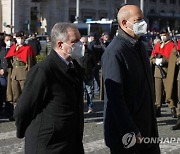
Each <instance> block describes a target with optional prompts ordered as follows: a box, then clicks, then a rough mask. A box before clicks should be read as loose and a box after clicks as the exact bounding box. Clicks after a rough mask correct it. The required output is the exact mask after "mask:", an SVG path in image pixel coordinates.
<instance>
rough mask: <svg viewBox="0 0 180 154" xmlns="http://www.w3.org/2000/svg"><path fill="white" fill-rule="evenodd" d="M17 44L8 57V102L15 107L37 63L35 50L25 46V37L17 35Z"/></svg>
mask: <svg viewBox="0 0 180 154" xmlns="http://www.w3.org/2000/svg"><path fill="white" fill-rule="evenodd" d="M16 41H17V43H16V44H14V45H12V46H11V48H10V50H9V51H8V53H7V55H6V59H7V62H8V79H7V101H9V102H12V103H13V105H14V107H15V106H16V102H17V99H18V97H19V96H20V94H21V92H22V89H23V87H24V82H25V80H26V76H27V73H28V71H29V70H30V68H31V67H32V66H33V65H34V64H35V63H36V58H35V53H34V51H33V49H32V48H31V47H30V46H29V45H27V44H25V42H24V38H23V35H22V34H21V33H17V34H16Z"/></svg>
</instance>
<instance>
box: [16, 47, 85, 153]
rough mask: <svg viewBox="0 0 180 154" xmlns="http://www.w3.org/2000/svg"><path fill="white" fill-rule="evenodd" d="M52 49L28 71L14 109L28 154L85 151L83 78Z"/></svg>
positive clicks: (19, 134) (18, 135)
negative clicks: (83, 139) (83, 138)
mask: <svg viewBox="0 0 180 154" xmlns="http://www.w3.org/2000/svg"><path fill="white" fill-rule="evenodd" d="M73 63H74V66H75V68H76V72H74V71H73V70H71V69H70V68H69V69H68V66H67V65H66V64H65V62H64V61H63V60H62V59H61V58H60V57H59V56H58V55H57V53H56V52H55V51H54V50H52V52H51V53H50V55H49V56H48V57H47V58H46V59H45V60H44V61H42V62H40V63H38V64H37V65H35V66H34V67H33V68H32V69H31V70H30V72H29V73H28V76H27V80H26V82H25V87H24V89H23V92H22V94H21V96H20V98H19V100H18V103H17V106H16V108H15V113H14V118H15V120H16V127H17V137H18V138H23V137H24V136H25V152H26V154H72V153H78V154H83V153H84V150H83V144H82V137H83V96H82V94H83V81H82V76H83V74H81V72H82V71H81V69H82V68H81V67H80V66H79V64H78V63H77V62H76V61H73Z"/></svg>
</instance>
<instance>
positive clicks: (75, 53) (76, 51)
mask: <svg viewBox="0 0 180 154" xmlns="http://www.w3.org/2000/svg"><path fill="white" fill-rule="evenodd" d="M65 44H66V45H68V46H69V47H70V48H71V51H70V53H69V55H70V57H71V58H72V59H79V58H81V57H83V56H84V52H85V46H84V45H83V43H82V42H81V41H78V42H77V43H75V44H74V45H73V46H70V45H69V44H67V43H65Z"/></svg>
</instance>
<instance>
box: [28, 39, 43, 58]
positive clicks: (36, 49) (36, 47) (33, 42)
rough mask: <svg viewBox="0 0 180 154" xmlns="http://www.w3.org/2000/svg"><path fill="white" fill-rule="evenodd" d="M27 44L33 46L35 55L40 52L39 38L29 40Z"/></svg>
mask: <svg viewBox="0 0 180 154" xmlns="http://www.w3.org/2000/svg"><path fill="white" fill-rule="evenodd" d="M28 44H29V45H30V46H31V47H32V48H33V50H34V52H35V55H39V54H40V51H41V44H40V42H39V40H37V39H32V40H29V42H28Z"/></svg>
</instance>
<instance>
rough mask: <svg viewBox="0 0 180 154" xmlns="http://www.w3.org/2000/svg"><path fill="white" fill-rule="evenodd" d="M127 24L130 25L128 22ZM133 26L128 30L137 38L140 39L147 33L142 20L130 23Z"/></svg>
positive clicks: (145, 24) (145, 25)
mask: <svg viewBox="0 0 180 154" xmlns="http://www.w3.org/2000/svg"><path fill="white" fill-rule="evenodd" d="M128 22H129V23H131V22H130V21H128ZM131 24H132V25H133V29H131V28H129V27H128V28H129V29H130V30H132V31H133V32H134V34H135V35H136V36H138V37H141V36H143V35H145V34H146V33H147V23H146V21H145V20H144V19H142V20H140V21H138V22H136V23H134V24H133V23H131Z"/></svg>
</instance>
